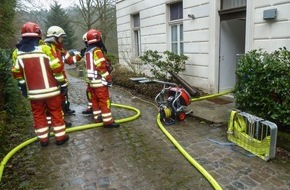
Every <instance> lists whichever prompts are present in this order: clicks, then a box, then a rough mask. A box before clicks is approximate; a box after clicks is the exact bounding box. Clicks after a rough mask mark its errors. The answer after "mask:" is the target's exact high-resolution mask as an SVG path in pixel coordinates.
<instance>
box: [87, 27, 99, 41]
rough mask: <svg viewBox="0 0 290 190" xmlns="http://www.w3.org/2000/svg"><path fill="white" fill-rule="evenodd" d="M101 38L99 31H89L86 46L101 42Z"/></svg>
mask: <svg viewBox="0 0 290 190" xmlns="http://www.w3.org/2000/svg"><path fill="white" fill-rule="evenodd" d="M101 37H102V33H101V32H100V31H99V30H96V29H90V30H89V31H88V32H87V41H88V44H93V43H96V42H99V41H100V40H101Z"/></svg>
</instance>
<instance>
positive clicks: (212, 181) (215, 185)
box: [0, 90, 232, 190]
mask: <svg viewBox="0 0 290 190" xmlns="http://www.w3.org/2000/svg"><path fill="white" fill-rule="evenodd" d="M231 92H232V90H228V91H225V92H221V93H218V94H213V95H208V96H202V97H199V98H192V99H191V101H192V102H194V101H200V100H204V99H208V98H213V97H218V96H222V95H225V94H229V93H231ZM112 106H116V107H121V108H126V109H131V110H134V111H135V112H136V113H137V114H136V115H134V116H131V117H128V118H123V119H119V120H116V122H117V123H124V122H128V121H131V120H134V119H137V118H138V117H139V116H140V111H139V110H138V109H136V108H134V107H131V106H126V105H121V104H112ZM157 124H158V126H159V128H160V129H161V130H162V132H163V133H164V134H165V135H166V136H167V138H168V139H169V140H170V141H171V142H172V143H173V144H174V146H175V147H176V148H177V149H178V150H179V151H180V153H181V154H182V155H183V156H184V157H185V158H186V159H187V160H188V161H189V162H190V163H191V164H192V165H193V166H194V167H195V168H197V169H198V170H199V171H200V173H201V174H202V175H203V176H204V177H205V178H206V179H207V180H208V181H209V183H210V184H211V185H212V186H213V188H214V189H216V190H221V189H222V188H221V186H220V185H219V184H218V183H217V182H216V180H215V179H214V178H213V177H212V176H211V175H210V174H209V173H208V172H207V171H206V170H205V169H204V168H203V167H202V166H201V165H200V164H198V162H196V161H195V160H194V159H193V158H192V157H191V156H190V155H189V154H188V153H187V152H186V151H185V150H184V149H183V148H182V146H181V145H180V144H179V143H178V142H177V141H176V140H175V139H174V138H173V137H172V136H171V135H170V133H169V132H168V131H167V130H166V129H165V128H164V126H163V125H162V123H161V121H160V114H158V115H157ZM102 125H103V124H102V123H94V124H87V125H82V126H77V127H73V128H69V129H67V130H66V131H67V132H74V131H79V130H85V129H91V128H94V127H100V126H102ZM50 135H53V133H52V134H50ZM35 141H37V137H34V138H31V139H29V140H27V141H25V142H23V143H21V144H20V145H18V146H17V147H15V148H14V149H12V150H11V151H10V152H9V153H8V154H7V155H6V156H5V157H4V159H3V160H2V161H1V164H0V182H1V179H2V174H3V171H4V167H5V165H6V163H7V162H8V161H9V159H10V158H11V157H12V156H13V155H14V154H15V153H16V152H17V151H19V150H20V149H22V148H23V147H25V146H27V145H29V144H31V143H33V142H35Z"/></svg>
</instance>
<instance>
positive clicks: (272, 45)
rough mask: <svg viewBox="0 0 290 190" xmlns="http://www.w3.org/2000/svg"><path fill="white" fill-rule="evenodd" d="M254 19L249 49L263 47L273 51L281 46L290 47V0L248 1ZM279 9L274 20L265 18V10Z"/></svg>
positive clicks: (251, 23)
mask: <svg viewBox="0 0 290 190" xmlns="http://www.w3.org/2000/svg"><path fill="white" fill-rule="evenodd" d="M248 4H250V5H249V7H250V8H251V9H250V10H248V12H249V11H251V13H252V21H251V22H250V23H249V27H251V30H252V34H251V35H249V36H248V37H249V38H250V37H252V41H251V39H248V41H250V42H251V44H250V45H249V46H248V48H247V49H248V50H251V49H259V48H262V49H263V50H265V51H268V52H272V51H275V50H277V49H278V48H281V47H286V48H287V49H288V50H289V49H290V1H289V0H256V1H250V2H248ZM268 9H277V17H276V19H274V20H263V12H264V10H268Z"/></svg>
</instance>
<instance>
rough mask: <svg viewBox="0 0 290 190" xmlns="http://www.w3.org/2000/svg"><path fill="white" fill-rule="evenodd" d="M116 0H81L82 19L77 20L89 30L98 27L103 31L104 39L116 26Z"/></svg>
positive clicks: (79, 8)
mask: <svg viewBox="0 0 290 190" xmlns="http://www.w3.org/2000/svg"><path fill="white" fill-rule="evenodd" d="M115 3H116V0H79V4H78V5H77V7H78V10H79V12H80V17H81V18H82V19H81V20H80V19H78V21H75V22H76V23H78V25H79V26H80V27H81V28H82V29H84V30H85V31H88V30H89V29H91V28H98V29H99V30H101V31H102V34H103V39H104V41H105V40H106V37H107V36H108V35H109V33H110V32H111V31H113V30H114V28H116V8H115Z"/></svg>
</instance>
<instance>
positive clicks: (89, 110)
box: [82, 108, 93, 115]
mask: <svg viewBox="0 0 290 190" xmlns="http://www.w3.org/2000/svg"><path fill="white" fill-rule="evenodd" d="M82 114H85V115H88V114H93V109H92V108H88V109H86V110H85V111H82Z"/></svg>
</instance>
